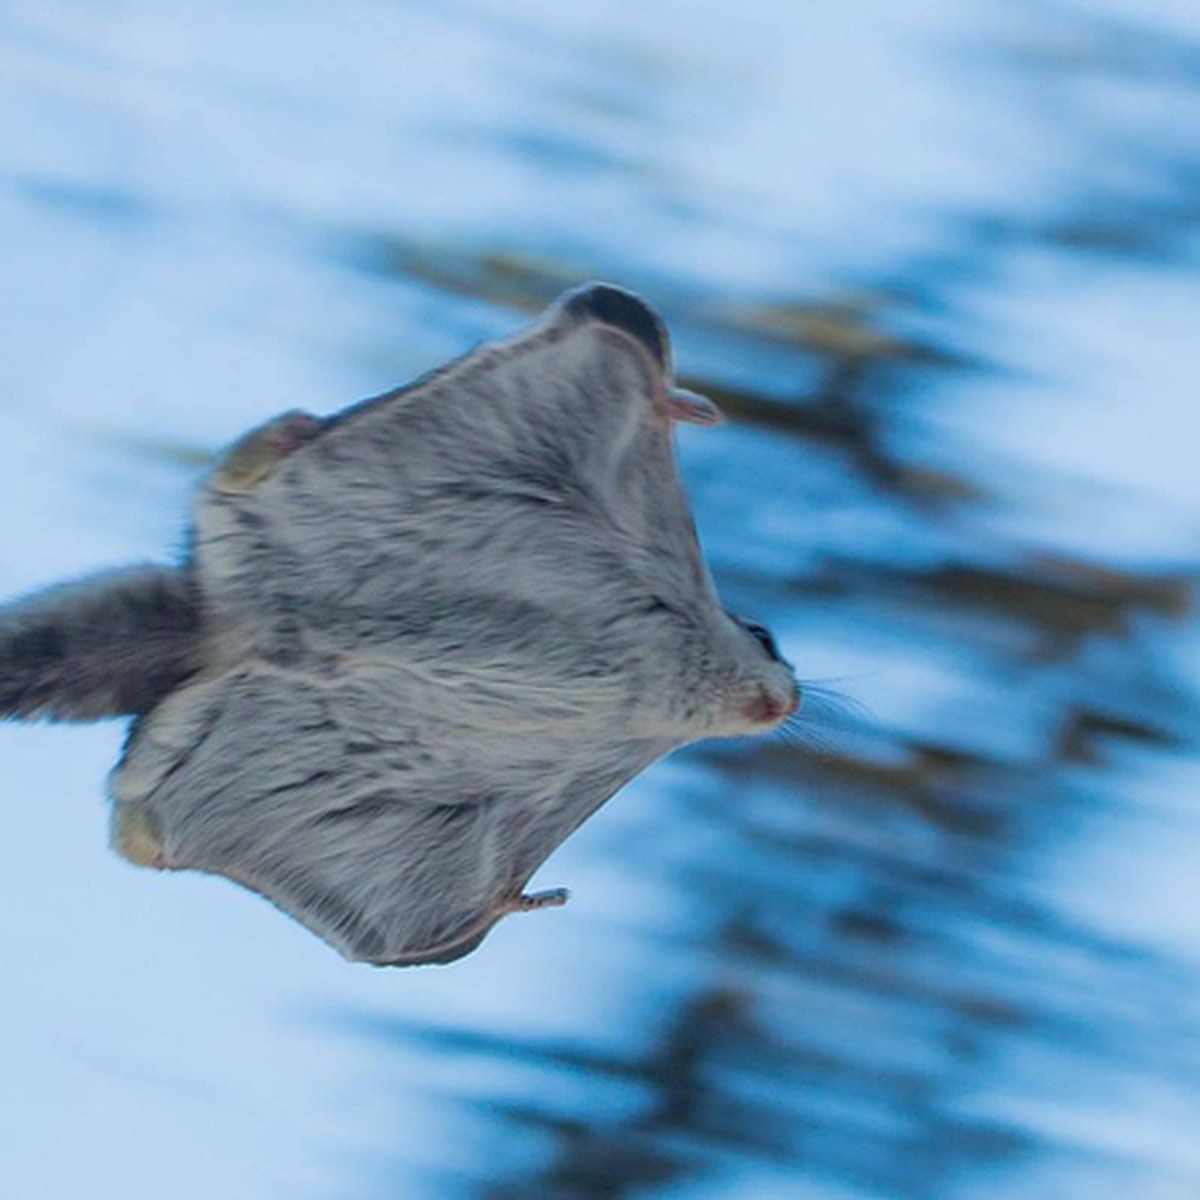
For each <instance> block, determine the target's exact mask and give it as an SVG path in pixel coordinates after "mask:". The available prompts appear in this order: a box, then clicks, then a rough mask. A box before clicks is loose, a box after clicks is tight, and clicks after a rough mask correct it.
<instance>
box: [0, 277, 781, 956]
mask: <svg viewBox="0 0 1200 1200" xmlns="http://www.w3.org/2000/svg"><path fill="white" fill-rule="evenodd" d="M717 419H719V414H718V413H717V412H716V410H715V409H714V408H713V406H712V405H711V404H710V403H709V402H708V401H705V400H704V399H703V398H701V397H698V396H694V395H692V394H690V393H686V392H682V391H679V390H677V389H675V388H674V387H673V384H672V381H671V363H670V352H669V348H668V344H667V340H666V334H665V331H664V329H663V327H662V324H661V322H660V321H659V320H658V318H657V316H656V315H655V314H654V313H653V312H652V311H651V310H650V309H649V308H648V307H646V306H645V305H644V304H643V303H642V302H641V301H639V300H637V299H636V298H634V297H633V296H631V295H630V294H629V293H626V292H623V291H620V290H618V289H616V288H612V287H607V286H604V285H591V286H588V287H585V288H581V289H578V290H576V291H574V292H571V293H568V294H567V295H566V296H564V297H563V298H561V299H560V300H559V301H558V302H557V303H556V304H555V305H553V306H552V307H551V308H550V309H549V310H548V312H547V313H546V314H545V315H544V316H543V317H542V319H541V320H539V321H538V322H537V323H536V324H535V325H533V326H532V327H531V328H529V329H527V330H526V331H524V332H523V333H520V334H518V335H517V336H516V337H514V338H512V339H510V340H508V341H506V342H501V343H498V344H495V345H491V346H483V347H480V348H479V349H477V350H475V351H473V352H472V353H470V354H468V355H467V356H466V357H465V358H463V359H461V360H459V361H458V362H456V363H453V364H451V365H450V366H449V367H446V368H443V369H442V370H441V371H439V372H436V373H434V374H432V375H430V376H428V377H426V378H425V379H423V380H420V381H418V382H417V383H416V384H414V385H413V386H411V387H409V388H407V389H401V390H398V391H395V392H391V393H388V394H386V395H383V396H379V397H377V398H375V399H373V400H369V401H365V402H363V403H361V404H358V405H355V406H353V407H351V408H349V409H346V410H344V411H342V412H340V413H337V414H335V415H334V416H332V417H329V418H326V419H321V418H317V417H312V416H308V415H306V414H302V413H287V414H284V415H283V416H281V417H279V418H277V419H276V420H274V421H272V422H270V423H269V424H267V425H266V426H264V427H262V428H261V429H258V430H255V431H253V432H251V433H250V434H248V435H246V436H245V437H244V438H242V439H241V440H240V441H239V442H237V443H236V444H235V445H234V446H233V447H232V448H230V449H229V450H228V451H227V452H226V453H225V454H224V455H223V456H222V458H221V459H220V461H218V463H217V464H216V466H215V467H214V469H213V470H212V472H211V473H210V474H209V476H208V478H207V479H206V480H205V482H204V483H203V485H202V486H201V488H200V490H199V494H198V496H197V498H196V501H195V506H194V513H193V521H192V527H191V533H190V538H189V549H188V553H187V555H186V559H185V561H184V562H183V563H182V564H181V565H179V566H176V567H139V568H133V569H129V570H126V571H115V572H111V573H108V574H105V575H101V576H97V577H94V578H92V579H90V580H84V581H81V582H79V583H75V584H71V585H67V586H65V587H61V588H57V589H52V590H50V591H48V592H44V593H42V594H40V595H35V596H33V597H31V598H29V599H26V600H24V601H21V602H18V603H16V604H13V605H11V606H9V607H8V608H7V609H0V715H4V716H9V717H22V718H34V717H47V718H50V719H63V720H69V719H77V720H93V719H97V718H100V717H104V716H119V715H132V716H133V717H134V721H133V724H132V727H131V729H130V732H129V737H128V740H127V742H126V745H125V748H124V752H123V754H122V756H121V760H120V762H119V763H118V765H117V767H116V769H115V770H114V771H113V774H112V776H111V780H110V790H111V795H112V800H113V842H114V845H115V846H116V848H117V849H118V850H119V851H120V852H121V853H122V854H124V855H125V856H126V857H127V858H129V859H130V860H132V861H134V862H136V863H140V864H143V865H147V866H154V867H159V868H194V869H197V870H201V871H207V872H212V873H215V874H219V875H225V876H227V877H228V878H230V879H233V880H235V881H237V882H238V883H241V884H243V885H245V886H246V887H248V888H251V889H253V890H254V891H256V892H259V893H261V894H262V895H263V896H266V897H267V898H268V899H270V900H272V901H273V902H274V903H275V904H277V905H278V906H279V907H280V908H281V909H283V910H284V911H286V912H288V913H290V914H291V915H293V916H294V917H295V918H296V919H297V920H299V921H300V922H302V923H303V924H304V925H305V926H307V927H308V928H309V929H311V930H312V931H313V932H314V933H316V934H318V935H320V936H321V937H322V938H324V939H326V940H327V941H328V942H330V943H331V944H332V945H333V946H335V947H336V948H337V949H338V950H339V951H341V952H342V953H343V954H344V955H346V956H347V957H348V958H351V959H355V960H365V961H368V962H371V963H377V964H394V965H401V964H410V963H421V962H445V961H449V960H451V959H455V958H458V957H460V956H462V955H463V954H466V953H468V952H469V951H470V950H472V949H474V947H475V946H477V945H478V944H479V942H480V941H481V940H482V939H483V938H484V936H485V935H486V934H487V932H488V930H489V929H490V928H491V926H492V925H493V924H494V923H495V921H496V920H497V919H499V918H500V917H501V916H503V915H504V914H505V913H508V912H513V911H519V910H522V909H529V908H536V907H542V906H544V905H549V904H557V903H562V902H563V900H564V899H565V892H562V891H561V890H555V891H551V892H544V893H539V894H535V895H532V896H528V895H524V894H523V891H522V889H523V888H524V886H525V884H526V882H527V881H528V879H529V878H530V876H531V875H532V874H533V873H534V871H535V870H536V869H537V868H538V866H539V865H540V864H541V863H542V862H543V861H544V860H545V858H546V857H547V856H548V855H549V854H550V853H551V851H553V850H554V848H555V847H556V846H557V845H558V844H559V843H560V842H562V841H563V839H564V838H566V837H567V836H568V835H569V834H570V833H571V832H572V831H573V830H574V829H575V828H576V827H577V826H578V825H579V824H580V823H581V822H582V821H584V820H586V819H587V817H589V816H590V815H591V814H592V813H593V812H594V811H595V810H596V809H597V808H598V807H599V806H600V805H601V804H603V803H604V802H605V801H606V800H607V799H608V798H609V797H610V796H611V795H612V794H613V793H614V792H615V791H617V789H619V788H620V787H621V786H622V785H623V784H625V783H626V782H628V781H629V780H630V779H631V778H632V777H633V776H634V775H636V774H637V773H638V772H639V771H641V770H642V769H643V768H645V767H646V766H647V765H648V764H650V763H651V762H653V761H654V760H655V759H657V758H658V757H660V756H661V755H663V754H664V753H666V752H667V751H669V750H670V749H672V748H673V747H676V746H679V745H681V744H683V743H685V742H689V741H693V740H695V739H697V738H703V737H710V736H713V735H728V734H737V733H746V732H759V731H763V730H766V729H769V728H771V727H772V726H773V725H774V724H776V723H777V722H778V721H779V720H780V719H781V718H782V717H783V716H784V715H785V714H786V712H788V711H790V709H791V708H793V707H794V706H795V703H796V700H797V692H796V685H795V681H794V678H793V675H792V672H791V669H790V668H789V667H788V666H787V665H786V664H785V663H784V662H783V661H782V660H781V659H780V658H779V656H778V653H777V652H776V651H775V649H774V646H773V643H772V642H771V639H770V637H769V635H767V634H766V632H765V631H764V630H762V629H760V628H758V627H754V626H747V625H745V624H744V623H742V622H741V621H739V620H738V619H736V618H734V617H732V616H730V615H729V614H727V613H726V612H725V611H724V610H723V609H722V607H721V605H720V603H719V601H718V599H717V596H716V593H715V591H714V589H713V585H712V582H711V579H710V577H709V574H708V571H707V569H706V567H705V564H704V560H703V558H702V555H701V552H700V548H699V545H698V543H697V540H696V535H695V530H694V527H693V523H692V518H691V514H690V511H689V508H688V504H687V501H686V498H685V497H684V494H683V491H682V489H681V487H680V484H679V480H678V476H677V473H676V470H675V465H674V456H673V450H672V441H671V424H672V421H673V420H690V421H695V422H698V423H702V424H704V423H711V422H713V421H715V420H717Z"/></svg>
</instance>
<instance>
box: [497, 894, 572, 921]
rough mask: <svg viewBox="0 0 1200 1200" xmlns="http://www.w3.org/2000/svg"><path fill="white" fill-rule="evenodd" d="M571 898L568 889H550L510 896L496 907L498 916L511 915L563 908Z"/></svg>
mask: <svg viewBox="0 0 1200 1200" xmlns="http://www.w3.org/2000/svg"><path fill="white" fill-rule="evenodd" d="M570 898H571V893H570V892H569V891H568V890H567V889H566V888H562V887H559V888H548V889H547V890H546V891H544V892H527V893H522V894H521V895H519V896H509V897H507V898H505V899H504V900H501V901H500V903H499V904H498V905H497V906H496V912H497V915H498V916H507V915H508V914H509V913H518V912H533V911H534V910H535V909H539V908H562V906H563V905H564V904H566V902H567V901H568V900H569V899H570Z"/></svg>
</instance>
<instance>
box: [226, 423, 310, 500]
mask: <svg viewBox="0 0 1200 1200" xmlns="http://www.w3.org/2000/svg"><path fill="white" fill-rule="evenodd" d="M323 427H324V422H323V421H322V420H321V419H320V418H319V417H314V416H312V415H311V414H310V413H306V412H300V411H299V410H298V409H297V410H293V411H291V412H285V413H283V414H281V415H280V416H278V417H275V418H273V419H272V420H270V421H268V422H267V423H266V424H265V425H260V426H259V427H258V428H257V429H252V430H251V431H250V432H249V433H247V434H245V435H244V436H243V437H241V438H239V439H238V440H237V441H236V442H234V444H233V445H232V446H230V448H229V449H228V450H226V451H225V453H224V454H223V455H222V456H221V459H220V461H219V462H218V463H217V465H216V467H214V468H213V472H212V475H211V476H210V482H211V484H212V486H213V487H214V488H216V490H217V491H219V492H226V493H232V494H236V493H239V492H248V491H250V490H251V489H252V488H253V487H255V486H256V485H257V484H259V483H261V482H262V481H263V480H264V479H266V478H268V476H270V475H271V473H272V472H273V471H274V470H275V468H276V467H277V466H278V465H279V464H280V463H281V462H282V461H283V460H284V459H285V458H287V456H288V455H289V454H291V453H292V451H293V450H296V449H298V448H299V447H300V446H303V445H304V443H305V442H309V441H311V440H312V439H313V438H315V437H316V436H317V434H318V433H320V432H321V429H322V428H323Z"/></svg>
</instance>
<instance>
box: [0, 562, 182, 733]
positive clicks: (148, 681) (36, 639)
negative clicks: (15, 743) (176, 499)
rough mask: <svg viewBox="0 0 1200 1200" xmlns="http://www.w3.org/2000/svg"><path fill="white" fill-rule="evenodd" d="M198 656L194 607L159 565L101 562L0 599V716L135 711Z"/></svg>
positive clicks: (93, 716) (74, 717)
mask: <svg viewBox="0 0 1200 1200" xmlns="http://www.w3.org/2000/svg"><path fill="white" fill-rule="evenodd" d="M199 665H200V609H199V605H198V603H197V600H196V597H195V595H194V592H193V587H192V584H191V581H190V579H189V577H188V576H187V575H186V574H185V573H184V572H183V571H180V570H173V569H171V568H167V567H129V568H126V569H124V570H118V571H106V572H105V573H103V574H101V575H93V576H90V577H88V578H86V579H81V580H78V581H76V582H72V583H67V584H62V585H60V586H58V587H53V588H48V589H47V590H46V591H43V592H36V593H34V594H33V595H31V596H27V597H25V598H24V599H21V600H18V601H16V602H14V603H12V604H9V605H6V606H3V607H0V718H5V717H19V718H24V719H27V720H32V719H36V718H39V717H42V718H46V719H48V720H51V721H96V720H99V719H100V718H102V717H119V716H129V715H133V714H136V713H140V712H144V711H145V710H146V709H147V708H149V707H150V705H152V704H153V703H154V702H155V701H157V700H159V699H160V698H161V697H162V696H163V695H165V694H166V693H167V692H168V691H170V690H171V688H172V687H173V686H174V685H175V684H177V683H178V682H179V681H180V680H182V679H184V678H186V677H187V676H188V675H190V674H192V673H193V672H194V671H196V670H197V668H198V667H199Z"/></svg>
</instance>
